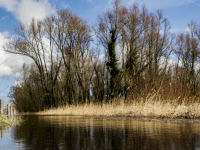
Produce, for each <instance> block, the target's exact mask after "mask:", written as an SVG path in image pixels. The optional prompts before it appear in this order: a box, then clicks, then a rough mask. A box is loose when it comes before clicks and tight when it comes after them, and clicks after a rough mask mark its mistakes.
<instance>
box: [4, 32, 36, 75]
mask: <svg viewBox="0 0 200 150" xmlns="http://www.w3.org/2000/svg"><path fill="white" fill-rule="evenodd" d="M8 40H9V39H8V32H3V33H1V32H0V77H2V76H12V77H15V78H18V77H20V76H21V70H22V66H23V64H24V63H25V62H26V64H31V63H32V62H33V61H32V60H31V59H30V58H28V57H25V56H20V55H15V54H6V53H5V52H4V51H3V50H2V46H3V45H4V44H5V43H6V42H7V41H8Z"/></svg>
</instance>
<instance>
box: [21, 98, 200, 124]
mask: <svg viewBox="0 0 200 150" xmlns="http://www.w3.org/2000/svg"><path fill="white" fill-rule="evenodd" d="M22 115H43V116H82V117H94V118H121V119H127V118H128V119H134V120H140V121H154V122H156V121H159V122H173V123H200V104H199V103H197V102H195V103H193V104H189V105H188V104H187V105H186V104H184V103H182V104H176V103H172V102H170V101H168V102H165V103H163V102H161V101H147V102H133V103H131V104H124V103H114V104H103V105H99V104H93V103H90V104H83V105H81V104H79V105H77V106H74V105H71V106H64V107H59V108H54V109H49V110H44V111H40V112H35V113H33V112H32V113H31V112H29V113H22Z"/></svg>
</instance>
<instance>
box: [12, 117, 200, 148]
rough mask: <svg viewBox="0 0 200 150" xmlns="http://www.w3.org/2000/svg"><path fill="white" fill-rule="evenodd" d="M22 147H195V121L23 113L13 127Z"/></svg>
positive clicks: (197, 136) (199, 130)
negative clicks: (186, 122) (181, 122)
mask: <svg viewBox="0 0 200 150" xmlns="http://www.w3.org/2000/svg"><path fill="white" fill-rule="evenodd" d="M14 138H15V140H16V141H18V142H19V141H21V142H23V143H22V144H21V145H24V148H22V149H34V150H35V149H48V150H51V149H54V150H57V149H64V150H65V149H66V150H67V149H69V150H73V149H74V150H78V149H83V150H85V149H91V150H96V149H102V150H107V149H114V150H123V149H124V150H128V149H131V150H133V149H136V150H139V149H170V150H171V149H195V148H197V147H198V148H200V142H199V139H200V127H198V124H172V123H160V122H143V121H133V120H131V119H119V118H118V119H117V118H114V119H111V118H107V119H106V118H90V117H75V116H27V117H26V119H25V122H24V124H21V125H19V126H17V127H16V128H15V130H14Z"/></svg>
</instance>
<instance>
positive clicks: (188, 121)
mask: <svg viewBox="0 0 200 150" xmlns="http://www.w3.org/2000/svg"><path fill="white" fill-rule="evenodd" d="M20 116H71V117H73V116H74V117H86V118H97V119H98V118H104V119H130V120H134V121H145V122H162V123H177V124H179V123H180V124H200V118H196V119H192V118H189V119H188V118H154V117H131V116H97V115H93V116H88V115H64V114H62V115H61V114H60V115H56V114H37V113H26V114H20Z"/></svg>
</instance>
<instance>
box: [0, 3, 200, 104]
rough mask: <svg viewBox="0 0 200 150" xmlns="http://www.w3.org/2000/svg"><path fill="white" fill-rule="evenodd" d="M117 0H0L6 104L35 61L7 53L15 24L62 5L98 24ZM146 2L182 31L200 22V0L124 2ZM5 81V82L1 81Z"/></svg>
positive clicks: (0, 92) (1, 89)
mask: <svg viewBox="0 0 200 150" xmlns="http://www.w3.org/2000/svg"><path fill="white" fill-rule="evenodd" d="M112 2H113V0H0V64H1V63H2V62H4V63H3V64H1V65H0V99H3V100H4V107H5V106H6V104H7V103H8V101H9V98H8V97H7V95H8V93H9V90H10V87H11V86H12V85H13V84H16V83H17V81H18V80H19V79H20V76H21V74H20V72H21V70H22V65H23V63H24V62H25V63H27V64H31V63H32V61H31V60H30V59H29V58H26V57H22V56H16V55H11V54H5V53H4V52H3V51H2V45H3V44H5V43H6V42H7V41H8V40H9V39H10V38H11V37H12V36H13V35H15V32H14V30H15V27H17V26H19V25H20V24H21V23H26V22H28V21H29V20H30V19H31V18H32V17H34V18H36V19H43V18H45V17H46V16H48V15H50V14H52V13H54V12H55V11H56V10H59V9H67V8H68V9H70V10H71V11H72V12H73V13H75V14H77V15H78V16H80V17H82V18H84V19H86V20H87V21H88V23H89V24H90V25H94V24H95V22H96V20H97V16H98V15H99V14H101V13H102V12H105V11H106V10H108V9H110V8H112ZM135 2H136V3H138V4H139V6H142V5H143V4H145V5H146V7H147V8H148V10H149V12H156V11H157V10H158V9H161V10H162V11H163V14H164V17H166V18H168V20H169V21H170V23H171V26H172V28H171V31H172V32H174V33H176V34H178V33H181V32H186V29H187V25H188V24H189V23H190V22H191V21H192V20H193V21H195V22H197V23H200V0H123V1H122V3H123V5H125V6H127V7H130V6H131V5H133V3H135ZM1 81H2V82H1Z"/></svg>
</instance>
